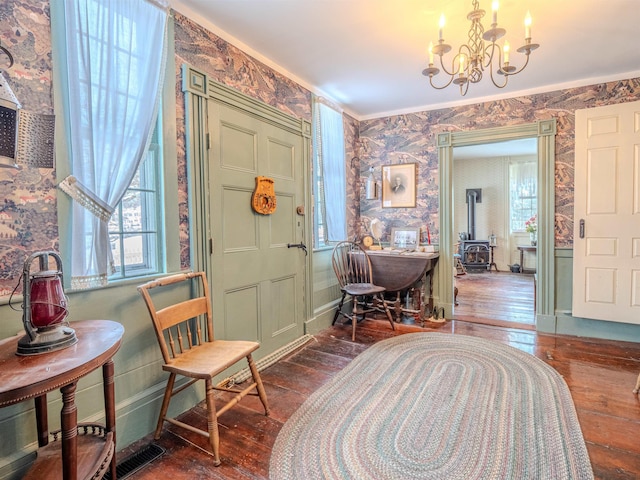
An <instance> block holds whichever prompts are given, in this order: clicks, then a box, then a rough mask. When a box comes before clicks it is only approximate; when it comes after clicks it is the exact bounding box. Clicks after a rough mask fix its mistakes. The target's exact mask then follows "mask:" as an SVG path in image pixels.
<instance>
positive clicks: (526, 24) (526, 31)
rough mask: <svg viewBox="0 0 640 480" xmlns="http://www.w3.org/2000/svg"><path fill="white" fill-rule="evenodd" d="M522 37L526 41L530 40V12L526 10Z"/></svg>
mask: <svg viewBox="0 0 640 480" xmlns="http://www.w3.org/2000/svg"><path fill="white" fill-rule="evenodd" d="M524 38H525V41H526V42H527V43H529V40H531V13H529V11H527V15H526V16H525V17H524Z"/></svg>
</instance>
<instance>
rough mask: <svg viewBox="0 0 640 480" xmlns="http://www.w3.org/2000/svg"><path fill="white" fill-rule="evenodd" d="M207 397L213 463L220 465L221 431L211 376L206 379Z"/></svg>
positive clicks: (208, 426)
mask: <svg viewBox="0 0 640 480" xmlns="http://www.w3.org/2000/svg"><path fill="white" fill-rule="evenodd" d="M205 384H206V390H207V391H206V397H207V399H206V400H207V431H208V432H209V445H210V446H211V451H212V452H213V464H214V465H215V466H216V467H217V466H219V465H220V463H221V462H220V433H219V432H218V415H217V413H216V402H215V397H214V393H215V389H214V388H213V381H212V380H211V379H210V378H207V379H206V380H205Z"/></svg>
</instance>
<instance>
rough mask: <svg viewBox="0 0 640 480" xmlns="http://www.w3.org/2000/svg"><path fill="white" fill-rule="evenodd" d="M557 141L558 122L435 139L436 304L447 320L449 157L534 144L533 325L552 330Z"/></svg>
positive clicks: (451, 240) (451, 268)
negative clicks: (501, 145)
mask: <svg viewBox="0 0 640 480" xmlns="http://www.w3.org/2000/svg"><path fill="white" fill-rule="evenodd" d="M555 135H556V120H555V119H549V120H538V121H536V122H533V123H526V124H520V125H508V126H504V127H496V128H488V129H483V130H471V131H448V132H441V133H439V134H438V135H437V146H438V174H439V186H440V191H439V207H440V209H439V213H440V232H439V233H440V239H439V245H440V256H439V260H438V276H437V278H436V286H437V292H438V300H437V301H438V304H439V305H440V306H442V307H443V308H444V310H445V316H446V317H447V318H454V314H453V311H454V273H455V271H456V269H455V258H454V253H455V246H456V243H457V240H458V235H457V233H456V231H455V226H454V203H455V199H454V189H453V173H454V168H453V157H454V152H453V150H454V148H455V147H464V146H470V145H480V144H487V143H495V142H503V141H507V140H518V139H528V138H530V139H534V140H535V141H536V144H537V203H538V205H537V213H538V226H539V230H538V232H537V245H536V259H535V268H536V274H535V275H536V282H535V285H536V288H535V290H536V294H535V298H534V304H535V325H536V326H537V327H540V325H542V327H543V330H545V329H546V328H550V326H551V325H554V324H555V260H556V259H555V248H554V244H555V242H554V240H555V235H554V215H555V170H554V167H555V161H554V160H555Z"/></svg>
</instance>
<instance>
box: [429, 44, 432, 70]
mask: <svg viewBox="0 0 640 480" xmlns="http://www.w3.org/2000/svg"><path fill="white" fill-rule="evenodd" d="M431 65H433V42H429V66H431Z"/></svg>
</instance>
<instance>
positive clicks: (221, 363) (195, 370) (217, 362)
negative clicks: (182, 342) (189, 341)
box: [162, 340, 260, 379]
mask: <svg viewBox="0 0 640 480" xmlns="http://www.w3.org/2000/svg"><path fill="white" fill-rule="evenodd" d="M259 347H260V344H259V343H258V342H249V341H242V340H214V341H213V342H204V343H202V344H201V345H200V346H198V348H195V349H192V350H187V351H185V352H184V353H182V354H181V355H180V356H178V357H177V358H174V359H173V360H172V361H171V362H169V363H166V364H164V365H163V366H162V369H163V370H165V371H167V372H172V373H177V374H179V375H184V376H186V377H190V378H203V379H206V378H212V377H214V376H215V375H217V374H218V373H220V372H222V371H223V370H224V369H226V368H228V367H230V366H231V365H233V364H234V363H236V362H237V361H239V360H242V359H243V358H244V357H246V356H247V355H249V354H250V353H252V352H253V351H255V350H257V349H258V348H259Z"/></svg>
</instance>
